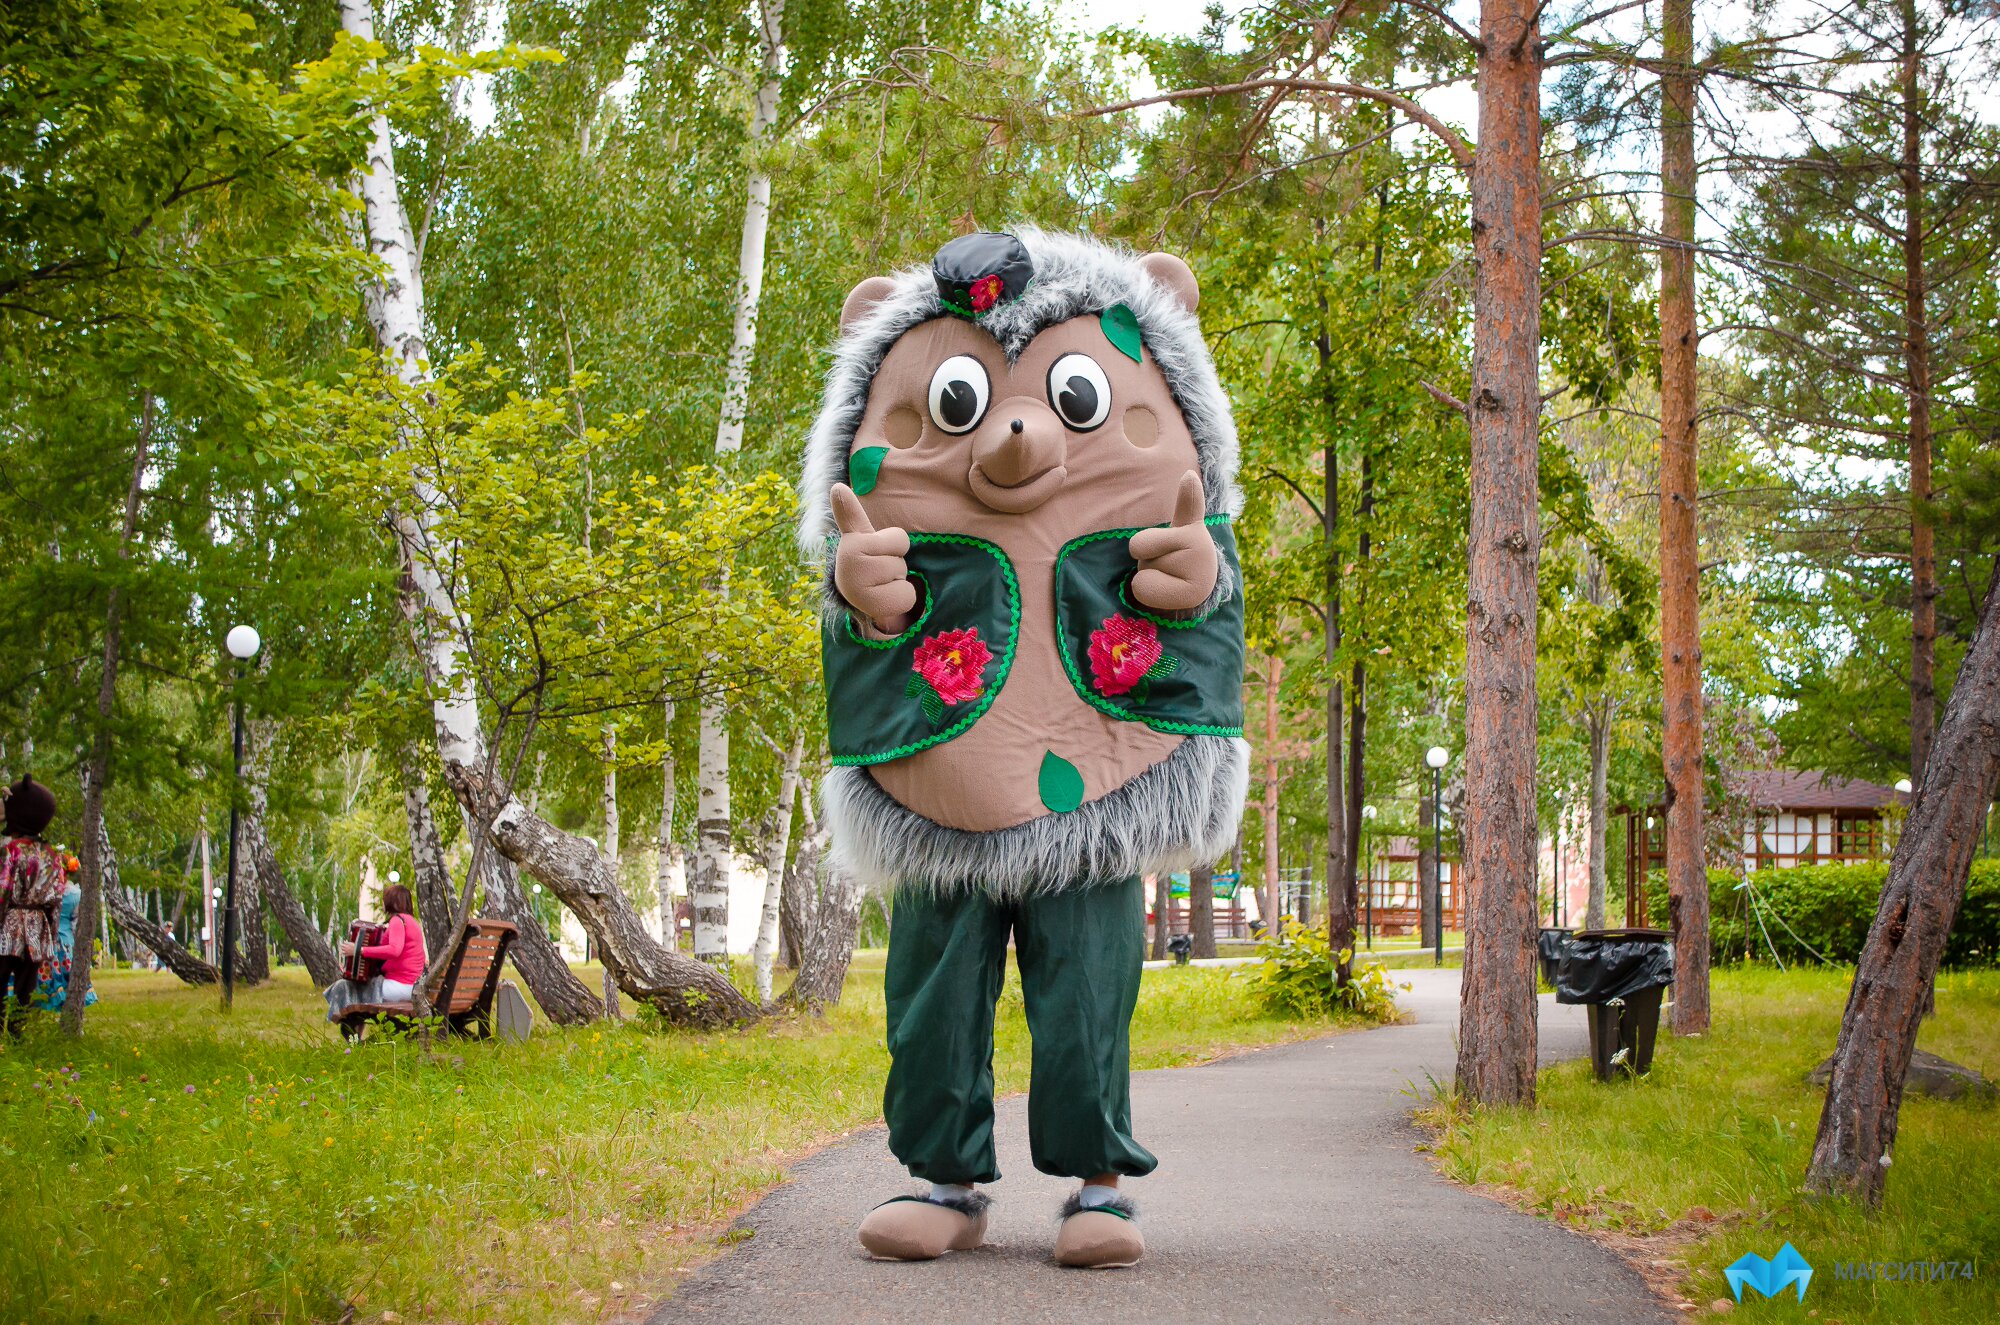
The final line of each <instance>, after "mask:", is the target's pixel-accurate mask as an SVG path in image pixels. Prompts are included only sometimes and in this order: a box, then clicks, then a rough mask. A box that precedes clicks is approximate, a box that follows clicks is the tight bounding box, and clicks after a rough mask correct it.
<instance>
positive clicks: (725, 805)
mask: <svg viewBox="0 0 2000 1325" xmlns="http://www.w3.org/2000/svg"><path fill="white" fill-rule="evenodd" d="M758 19H759V29H760V43H761V46H762V51H763V55H762V68H761V79H760V82H759V83H758V87H757V100H756V105H755V107H754V109H753V110H752V112H751V116H750V153H751V156H752V159H753V161H754V160H755V159H756V157H755V154H756V152H757V149H758V148H759V147H760V146H761V145H762V143H763V140H764V137H765V135H766V134H768V133H769V132H770V131H771V129H772V128H773V127H774V126H775V125H776V124H777V122H778V96H779V93H780V92H781V91H782V90H783V86H784V62H785V3H784V0H762V3H761V4H760V6H759V9H758ZM770 219H771V177H770V175H768V174H766V173H765V172H764V170H763V169H762V168H761V167H759V166H753V167H752V169H751V171H750V177H749V180H748V183H747V196H746V198H745V201H744V207H743V228H742V233H741V236H740V242H739V244H738V247H737V260H736V325H735V328H734V330H733V332H732V334H731V338H730V346H729V367H728V373H727V377H726V378H725V380H724V382H723V388H722V411H721V415H720V417H718V418H717V420H716V425H715V453H716V454H717V455H718V456H723V457H727V456H732V455H734V454H736V452H737V451H739V450H740V449H742V446H743V420H744V416H745V415H746V414H747V412H748V410H749V406H750V374H751V368H752V367H753V365H754V363H755V360H756V353H757V313H758V308H759V305H760V304H761V302H762V299H763V292H764V243H765V238H766V236H767V235H768V234H769V232H770ZM698 740H699V750H698V753H697V764H698V768H697V771H696V774H695V776H696V779H697V782H696V791H697V797H698V800H699V804H698V805H697V807H696V811H695V817H696V834H697V836H696V856H695V877H694V881H693V885H692V887H691V888H690V892H691V893H692V894H693V903H694V951H695V956H696V957H698V958H701V959H702V960H704V961H708V962H712V963H716V964H721V963H722V962H724V961H725V960H726V959H727V949H728V924H729V881H730V873H731V859H730V841H729V839H730V804H729V725H728V720H727V715H726V714H725V713H724V711H723V707H722V700H721V698H720V697H719V696H714V695H710V696H707V697H705V698H704V699H703V700H702V705H701V726H700V731H699V736H698Z"/></svg>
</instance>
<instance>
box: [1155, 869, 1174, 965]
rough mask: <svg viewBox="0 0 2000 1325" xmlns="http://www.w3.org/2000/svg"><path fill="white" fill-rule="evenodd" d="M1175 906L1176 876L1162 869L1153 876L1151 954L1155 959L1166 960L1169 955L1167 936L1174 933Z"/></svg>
mask: <svg viewBox="0 0 2000 1325" xmlns="http://www.w3.org/2000/svg"><path fill="white" fill-rule="evenodd" d="M1173 906H1174V876H1173V875H1172V874H1171V873H1170V872H1168V871H1166V870H1161V871H1160V872H1159V873H1158V874H1155V875H1154V876H1153V948H1152V952H1151V953H1150V954H1149V955H1150V957H1151V959H1152V960H1153V961H1156V962H1157V961H1164V960H1165V959H1166V955H1167V938H1168V937H1169V935H1170V934H1171V933H1172V929H1171V926H1172V921H1171V919H1170V917H1171V916H1172V915H1173Z"/></svg>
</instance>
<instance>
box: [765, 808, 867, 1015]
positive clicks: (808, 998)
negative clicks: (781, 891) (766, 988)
mask: <svg viewBox="0 0 2000 1325" xmlns="http://www.w3.org/2000/svg"><path fill="white" fill-rule="evenodd" d="M825 848H826V835H825V832H824V830H822V829H820V828H817V827H815V828H813V829H811V830H809V831H808V833H807V836H806V839H805V840H804V841H803V842H801V843H800V844H799V859H798V862H797V864H796V865H795V866H794V870H793V875H794V883H795V884H796V885H797V886H796V888H795V891H797V892H798V893H799V894H800V895H801V896H802V897H803V896H804V895H805V894H806V892H807V891H808V889H810V888H811V886H812V882H813V880H814V879H815V878H816V876H817V874H818V872H819V862H820V858H821V856H822V854H823V853H824V851H825ZM812 912H813V914H812V924H811V925H810V926H809V927H808V928H807V929H806V931H805V938H804V940H803V942H801V944H800V946H799V975H798V979H796V980H794V981H793V982H792V987H791V988H790V989H788V990H786V991H785V997H784V998H783V1000H781V1001H782V1002H784V1003H785V1004H786V1005H788V1006H791V1007H796V1008H803V1009H806V1010H808V1011H811V1012H813V1013H819V1012H823V1011H824V1010H825V1009H826V1008H828V1007H830V1006H832V1005H834V1004H837V1003H839V1002H840V994H841V990H842V989H843V988H844V987H845V985H846V983H847V967H848V963H849V962H851V961H852V960H853V959H854V941H855V931H856V929H857V928H858V926H859V924H860V920H861V889H860V888H859V887H858V886H857V885H856V884H855V883H854V881H853V880H852V879H850V878H849V877H847V875H846V874H844V873H843V872H842V871H841V870H839V869H838V868H835V869H831V870H829V871H827V878H826V888H825V891H824V892H823V893H821V894H820V896H819V899H818V901H817V903H816V904H815V905H814V907H813V908H812Z"/></svg>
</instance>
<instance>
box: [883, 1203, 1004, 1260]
mask: <svg viewBox="0 0 2000 1325" xmlns="http://www.w3.org/2000/svg"><path fill="white" fill-rule="evenodd" d="M992 1204H993V1200H992V1198H991V1197H989V1196H984V1195H981V1194H980V1193H978V1192H974V1193H973V1194H972V1195H970V1196H965V1197H960V1198H956V1199H953V1200H934V1199H932V1198H931V1197H928V1196H898V1197H896V1198H894V1199H893V1200H889V1201H884V1202H883V1203H882V1204H881V1205H878V1206H876V1207H875V1208H874V1209H873V1210H870V1211H869V1212H868V1217H867V1218H866V1219H864V1220H862V1221H861V1245H862V1246H863V1247H865V1248H867V1250H868V1254H869V1255H871V1256H874V1257H876V1258H877V1259H879V1260H885V1261H934V1260H936V1259H937V1258H938V1257H940V1256H942V1255H944V1254H945V1253H946V1252H948V1251H971V1250H972V1249H973V1248H974V1247H977V1246H978V1245H979V1244H980V1243H982V1242H984V1241H985V1240H986V1208H987V1207H988V1206H990V1205H992Z"/></svg>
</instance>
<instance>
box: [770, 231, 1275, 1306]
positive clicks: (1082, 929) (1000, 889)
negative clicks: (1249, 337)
mask: <svg viewBox="0 0 2000 1325" xmlns="http://www.w3.org/2000/svg"><path fill="white" fill-rule="evenodd" d="M1198 297H1199V291H1198V289H1197V287H1196V284H1195V278H1194V273H1193V272H1192V271H1190V270H1189V269H1188V266H1187V264H1186V263H1185V262H1182V261H1181V260H1180V259H1179V258H1176V257H1173V256H1171V255H1168V254H1165V253H1150V254H1146V255H1144V256H1139V255H1135V254H1132V253H1129V252H1126V251H1124V250H1121V249H1116V248H1112V247H1110V246H1108V245H1106V244H1103V243H1100V242H1098V241H1096V240H1092V239H1086V238H1081V237H1076V236H1069V235H1058V234H1050V233H1045V232H1041V231H1036V230H1032V229H1024V230H1022V231H1020V232H1019V233H1017V234H972V235H965V236H963V237H961V238H958V239H955V240H953V241H951V242H950V243H948V244H946V245H945V246H944V247H943V248H942V249H940V250H939V251H938V254H937V256H936V258H935V259H934V260H933V261H932V264H931V267H930V269H929V270H924V269H922V268H913V269H910V270H907V271H904V272H903V273H901V274H900V275H897V276H893V277H892V276H874V277H870V278H869V279H867V280H865V281H863V282H861V284H860V285H858V286H856V287H855V288H854V290H853V292H852V293H851V294H849V295H848V297H847V302H846V305H845V306H844V307H843V308H842V309H841V314H840V339H839V343H838V345H837V346H836V348H835V352H834V364H833V367H832V370H831V372H830V373H829V375H828V378H827V386H826V396H825V400H824V403H823V405H822V407H821V409H820V413H819V417H818V419H817V420H816V421H815V423H814V426H813V432H812V437H811V441H810V443H809V454H808V457H807V461H806V468H805V478H804V483H803V490H802V495H803V498H804V500H803V503H802V509H803V512H804V514H803V519H802V526H801V530H800V537H801V543H802V544H803V546H804V547H805V548H806V550H807V552H808V554H809V555H811V556H813V557H815V558H820V557H824V558H825V561H826V563H827V570H828V576H827V603H826V608H827V610H826V613H825V623H824V638H823V654H824V664H825V674H826V694H827V729H828V738H829V743H830V745H831V747H832V752H833V763H834V768H833V771H832V774H831V775H830V776H829V777H828V779H827V781H826V784H825V788H824V801H825V806H826V813H827V817H828V819H829V821H830V823H831V826H832V829H833V835H834V843H835V851H836V852H837V853H838V856H839V859H840V862H841V867H842V868H844V869H846V870H847V871H849V873H850V875H851V876H853V877H855V878H857V879H859V880H862V881H865V882H870V883H874V884H876V885H878V886H882V887H886V888H893V889H895V918H894V924H893V927H892V934H891V938H890V942H889V959H888V973H887V979H886V984H887V995H888V1046H889V1052H890V1058H891V1064H890V1070H889V1082H888V1087H887V1089H886V1091H885V1093H884V1098H883V1106H882V1107H883V1113H884V1116H885V1117H886V1118H887V1120H888V1124H889V1148H890V1150H891V1151H893V1152H894V1154H895V1156H896V1158H897V1159H898V1160H899V1161H900V1162H901V1163H903V1164H904V1165H906V1166H907V1167H908V1168H909V1171H910V1173H911V1174H912V1175H914V1176H915V1177H916V1178H918V1179H920V1180H922V1181H924V1182H928V1183H929V1184H930V1187H929V1190H928V1191H926V1192H924V1193H922V1194H920V1195H913V1196H904V1197H898V1198H896V1199H894V1200H891V1201H889V1202H888V1203H886V1204H884V1205H881V1206H878V1207H877V1208H876V1209H875V1210H874V1211H873V1212H871V1213H870V1214H869V1215H868V1217H867V1218H866V1219H865V1220H864V1221H863V1223H862V1225H861V1229H860V1237H861V1242H862V1245H863V1246H864V1247H865V1248H866V1249H867V1250H868V1251H869V1252H870V1253H871V1254H873V1255H875V1256H878V1257H883V1258H888V1259H895V1260H928V1259H931V1258H933V1257H936V1256H939V1255H942V1254H943V1253H945V1252H947V1251H963V1250H966V1249H968V1248H972V1247H976V1246H978V1245H980V1242H981V1240H982V1238H983V1237H984V1235H985V1231H986V1221H987V1207H988V1204H989V1201H988V1198H987V1197H986V1196H985V1195H984V1194H982V1193H979V1192H976V1191H975V1190H974V1185H975V1184H979V1183H990V1182H993V1181H994V1180H996V1179H997V1178H998V1177H999V1176H1000V1173H999V1169H998V1167H997V1164H996V1160H995V1156H994V1150H993V1016H994V1005H995V1002H996V1000H997V999H998V998H999V995H1000V992H1001V986H1002V981H1003V979H1004V976H1005V972H1006V959H1007V946H1008V942H1009V939H1010V936H1011V939H1012V942H1013V945H1014V950H1015V953H1016V958H1017V961H1018V964H1019V967H1020V972H1021V993H1022V998H1023V1001H1024V1003H1025V1005H1026V1011H1027V1018H1028V1027H1029V1031H1030V1034H1031V1035H1032V1037H1033V1040H1034V1062H1033V1078H1032V1084H1031V1088H1030V1092H1029V1099H1028V1130H1029V1138H1030V1145H1031V1149H1032V1152H1033V1156H1034V1162H1035V1167H1036V1168H1038V1169H1040V1170H1041V1171H1042V1172H1044V1173H1048V1174H1053V1175H1055V1176H1058V1177H1067V1178H1074V1179H1076V1180H1077V1181H1078V1183H1079V1184H1080V1190H1079V1191H1077V1192H1076V1194H1075V1195H1074V1196H1072V1197H1071V1198H1070V1200H1069V1202H1068V1204H1067V1205H1066V1206H1065V1208H1064V1210H1063V1218H1062V1224H1061V1227H1060V1230H1059V1231H1058V1233H1057V1238H1056V1259H1057V1260H1058V1261H1059V1262H1060V1263H1061V1264H1064V1265H1072V1266H1083V1267H1108V1266H1117V1265H1130V1264H1132V1263H1134V1262H1135V1261H1137V1260H1138V1259H1139V1257H1140V1256H1141V1255H1142V1254H1143V1252H1144V1250H1145V1242H1144V1239H1143V1238H1142V1237H1141V1236H1140V1232H1139V1225H1138V1223H1137V1222H1136V1218H1135V1216H1136V1214H1137V1209H1136V1207H1135V1206H1134V1205H1133V1203H1132V1202H1131V1200H1130V1198H1129V1197H1127V1196H1124V1195H1121V1194H1120V1193H1119V1191H1118V1181H1119V1179H1120V1178H1121V1177H1127V1176H1130V1177H1138V1176H1141V1175H1144V1174H1146V1173H1149V1172H1151V1171H1152V1169H1153V1167H1154V1165H1155V1163H1156V1162H1157V1161H1155V1159H1154V1158H1153V1156H1152V1155H1151V1154H1150V1153H1148V1152H1147V1150H1146V1149H1145V1147H1144V1146H1142V1145H1140V1144H1139V1143H1138V1141H1136V1140H1134V1139H1133V1137H1132V1134H1131V1132H1132V1116H1131V1115H1132V1108H1131V1079H1130V1067H1129V1061H1128V1060H1129V1033H1130V1023H1131V1019H1132V1011H1133V1008H1134V1006H1135V1004H1136V1002H1137V1000H1138V994H1139V973H1140V965H1141V963H1142V961H1143V959H1144V956H1145V915H1146V904H1145V894H1144V884H1143V881H1142V880H1143V876H1145V875H1148V874H1153V873H1156V872H1159V871H1165V870H1171V869H1178V868H1185V867H1187V866H1188V865H1189V864H1191V863H1194V862H1199V861H1205V860H1213V859H1215V858H1216V857H1217V856H1218V855H1220V854H1221V853H1222V852H1223V851H1224V850H1226V849H1227V848H1228V847H1229V845H1230V844H1232V843H1233V842H1234V841H1235V837H1236V825H1237V819H1238V817H1239V816H1240V814H1241V812H1242V805H1243V796H1244V789H1245V785H1246V781H1247V777H1248V768H1249V760H1248V749H1247V747H1246V746H1245V745H1244V744H1243V741H1242V739H1241V737H1242V725H1243V714H1242V676H1243V590H1242V584H1241V581H1240V572H1239V570H1238V567H1237V560H1236V551H1235V539H1234V536H1233V534H1232V532H1231V529H1230V515H1231V513H1232V512H1233V511H1234V510H1235V509H1236V508H1237V506H1238V497H1237V490H1236V430H1235V425H1234V423H1233V422H1232V420H1231V417H1230V409H1229V401H1228V399H1227V398H1226V397H1225V396H1224V395H1223V392H1222V386H1221V383H1220V382H1219V381H1218V379H1217V377H1216V372H1215V365H1214V363H1213V361H1212V360H1211V359H1210V358H1209V354H1208V348H1207V346H1206V345H1205V344H1204V343H1203V341H1202V337H1201V328H1200V325H1199V324H1198V323H1197V322H1196V320H1195V305H1196V302H1197V299H1198Z"/></svg>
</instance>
